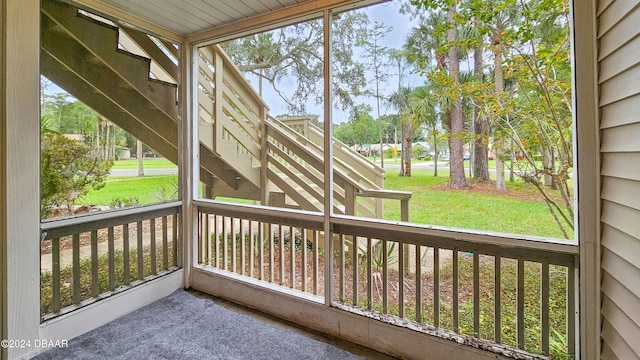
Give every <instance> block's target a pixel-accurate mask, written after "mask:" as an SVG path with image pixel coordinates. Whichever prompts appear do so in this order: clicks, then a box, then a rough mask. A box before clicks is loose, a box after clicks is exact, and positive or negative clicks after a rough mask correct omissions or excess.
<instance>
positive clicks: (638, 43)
mask: <svg viewBox="0 0 640 360" xmlns="http://www.w3.org/2000/svg"><path fill="white" fill-rule="evenodd" d="M598 38H599V47H598V63H599V72H598V75H599V79H598V81H599V84H600V102H599V104H600V109H601V114H600V115H601V126H600V128H601V131H602V134H601V149H600V151H601V155H602V169H601V174H602V193H601V197H602V358H603V359H624V360H627V359H629V360H632V359H640V341H639V340H640V0H613V1H612V0H602V1H600V3H599V9H598Z"/></svg>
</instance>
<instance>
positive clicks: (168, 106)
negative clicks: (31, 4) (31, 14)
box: [42, 0, 178, 119]
mask: <svg viewBox="0 0 640 360" xmlns="http://www.w3.org/2000/svg"><path fill="white" fill-rule="evenodd" d="M42 11H43V12H44V13H45V14H46V15H47V16H48V17H49V18H51V19H52V20H53V21H55V23H56V24H57V25H58V26H60V27H62V28H64V29H65V30H66V31H67V32H68V33H69V34H70V35H71V36H72V37H73V38H74V39H76V40H77V41H78V42H79V43H81V44H83V46H85V47H86V48H87V49H89V50H90V51H91V53H93V54H94V56H95V57H96V58H98V59H100V60H101V61H102V62H104V63H105V64H106V66H108V67H109V68H111V69H113V70H114V71H115V72H117V73H118V74H119V75H120V77H121V78H122V79H124V81H126V82H129V83H130V85H131V86H132V87H133V88H135V89H136V90H137V91H138V92H140V93H141V94H142V95H143V96H145V97H146V98H147V99H149V100H150V101H151V102H152V103H154V104H155V105H156V106H157V107H158V108H159V109H161V110H162V111H163V112H165V113H166V114H167V115H169V116H171V117H172V118H174V119H177V114H178V109H177V106H176V103H175V98H176V90H177V86H176V85H175V84H168V83H161V82H155V81H149V80H150V78H149V69H150V63H151V60H150V59H147V58H144V57H141V56H138V55H134V54H131V53H129V52H126V51H124V50H122V49H118V36H119V30H118V28H116V27H113V26H110V25H108V24H105V23H103V22H100V21H97V20H95V19H93V18H91V17H88V16H85V15H81V14H78V10H77V9H76V8H75V7H73V6H71V5H68V4H65V3H61V2H54V1H50V0H45V1H43V2H42ZM167 99H172V101H167Z"/></svg>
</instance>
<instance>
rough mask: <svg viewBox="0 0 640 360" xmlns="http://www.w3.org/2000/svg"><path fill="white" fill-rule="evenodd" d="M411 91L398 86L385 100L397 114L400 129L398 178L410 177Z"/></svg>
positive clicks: (411, 137)
mask: <svg viewBox="0 0 640 360" xmlns="http://www.w3.org/2000/svg"><path fill="white" fill-rule="evenodd" d="M411 92H412V89H411V88H409V87H402V86H400V84H398V91H395V92H393V93H392V94H391V95H389V97H388V98H387V103H388V104H389V106H391V107H392V108H394V109H395V110H396V111H397V112H398V116H399V117H400V124H401V127H402V165H401V166H400V173H399V176H411V148H412V145H413V144H412V142H413V133H414V131H415V125H414V123H413V121H411V118H410V114H409V112H408V110H409V95H410V94H411Z"/></svg>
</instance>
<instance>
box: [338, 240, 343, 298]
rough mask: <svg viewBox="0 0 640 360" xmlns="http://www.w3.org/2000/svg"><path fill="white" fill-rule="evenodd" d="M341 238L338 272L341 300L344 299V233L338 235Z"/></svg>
mask: <svg viewBox="0 0 640 360" xmlns="http://www.w3.org/2000/svg"><path fill="white" fill-rule="evenodd" d="M338 236H339V239H340V241H339V242H340V249H339V253H338V274H339V284H340V301H344V235H342V234H340V235H338Z"/></svg>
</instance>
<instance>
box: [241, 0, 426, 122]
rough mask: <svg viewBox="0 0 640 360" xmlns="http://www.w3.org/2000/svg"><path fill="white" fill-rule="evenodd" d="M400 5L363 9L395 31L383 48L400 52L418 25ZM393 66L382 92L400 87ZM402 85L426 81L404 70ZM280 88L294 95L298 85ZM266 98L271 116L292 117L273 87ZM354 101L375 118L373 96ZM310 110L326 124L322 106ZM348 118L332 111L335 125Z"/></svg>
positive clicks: (265, 87) (384, 110)
mask: <svg viewBox="0 0 640 360" xmlns="http://www.w3.org/2000/svg"><path fill="white" fill-rule="evenodd" d="M400 4H401V2H400V1H391V2H387V3H382V4H378V5H372V6H369V7H366V8H363V9H361V11H364V12H365V13H366V14H367V16H368V17H369V21H370V22H371V23H372V24H373V23H374V22H375V21H379V22H382V23H384V24H385V25H387V26H391V27H392V28H393V30H392V31H391V32H390V33H389V34H388V35H387V37H386V38H385V39H384V40H383V42H382V45H383V46H386V47H387V48H390V49H391V48H400V47H401V46H402V45H403V44H404V41H405V38H406V37H407V35H408V34H409V32H410V31H411V28H412V27H413V26H415V25H416V21H415V20H412V19H410V17H409V15H403V14H401V13H400ZM390 65H391V66H390V68H389V72H390V74H391V75H390V76H389V78H388V80H387V82H386V84H383V86H381V88H382V89H389V88H391V89H393V90H395V89H397V84H398V77H397V69H396V68H395V66H393V64H390ZM368 75H369V76H370V75H371V74H368ZM249 81H250V83H251V84H252V85H253V86H254V87H255V88H257V87H258V80H257V78H255V77H253V78H251V77H249ZM403 82H404V83H403V85H404V86H408V85H410V86H414V87H415V86H419V85H422V84H423V83H424V80H423V78H422V77H420V76H418V75H415V74H414V75H411V74H409V72H408V71H406V70H405V73H404V79H403ZM278 86H279V88H281V89H284V91H285V93H287V92H288V93H293V91H294V90H295V86H296V84H295V82H294V81H293V80H292V79H289V80H284V81H282V82H281V83H279V84H278ZM387 95H388V94H387ZM263 98H264V99H265V102H266V103H267V104H268V106H269V108H270V111H269V112H270V114H271V115H274V116H276V115H279V114H287V113H289V111H288V110H287V107H286V104H285V103H284V101H283V100H282V99H281V98H280V96H279V95H277V94H276V93H275V91H274V90H273V89H272V88H271V86H269V85H266V84H263ZM355 101H356V104H360V103H366V104H369V105H371V107H372V108H373V109H374V113H373V114H372V115H373V116H374V117H376V114H375V109H376V105H375V103H376V102H375V99H374V98H373V97H370V96H369V97H358V98H357V99H356V100H355ZM307 109H308V112H309V113H312V114H317V115H320V120H321V121H323V120H324V119H323V114H324V110H323V105H322V104H315V101H313V100H310V101H309V102H308V103H307ZM391 111H392V110H391V109H388V108H386V107H385V106H384V104H381V109H380V113H381V115H384V114H386V113H388V112H391ZM348 116H349V114H348V113H346V112H344V111H340V110H338V109H333V119H334V120H333V121H334V123H341V122H344V121H347V120H348Z"/></svg>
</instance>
